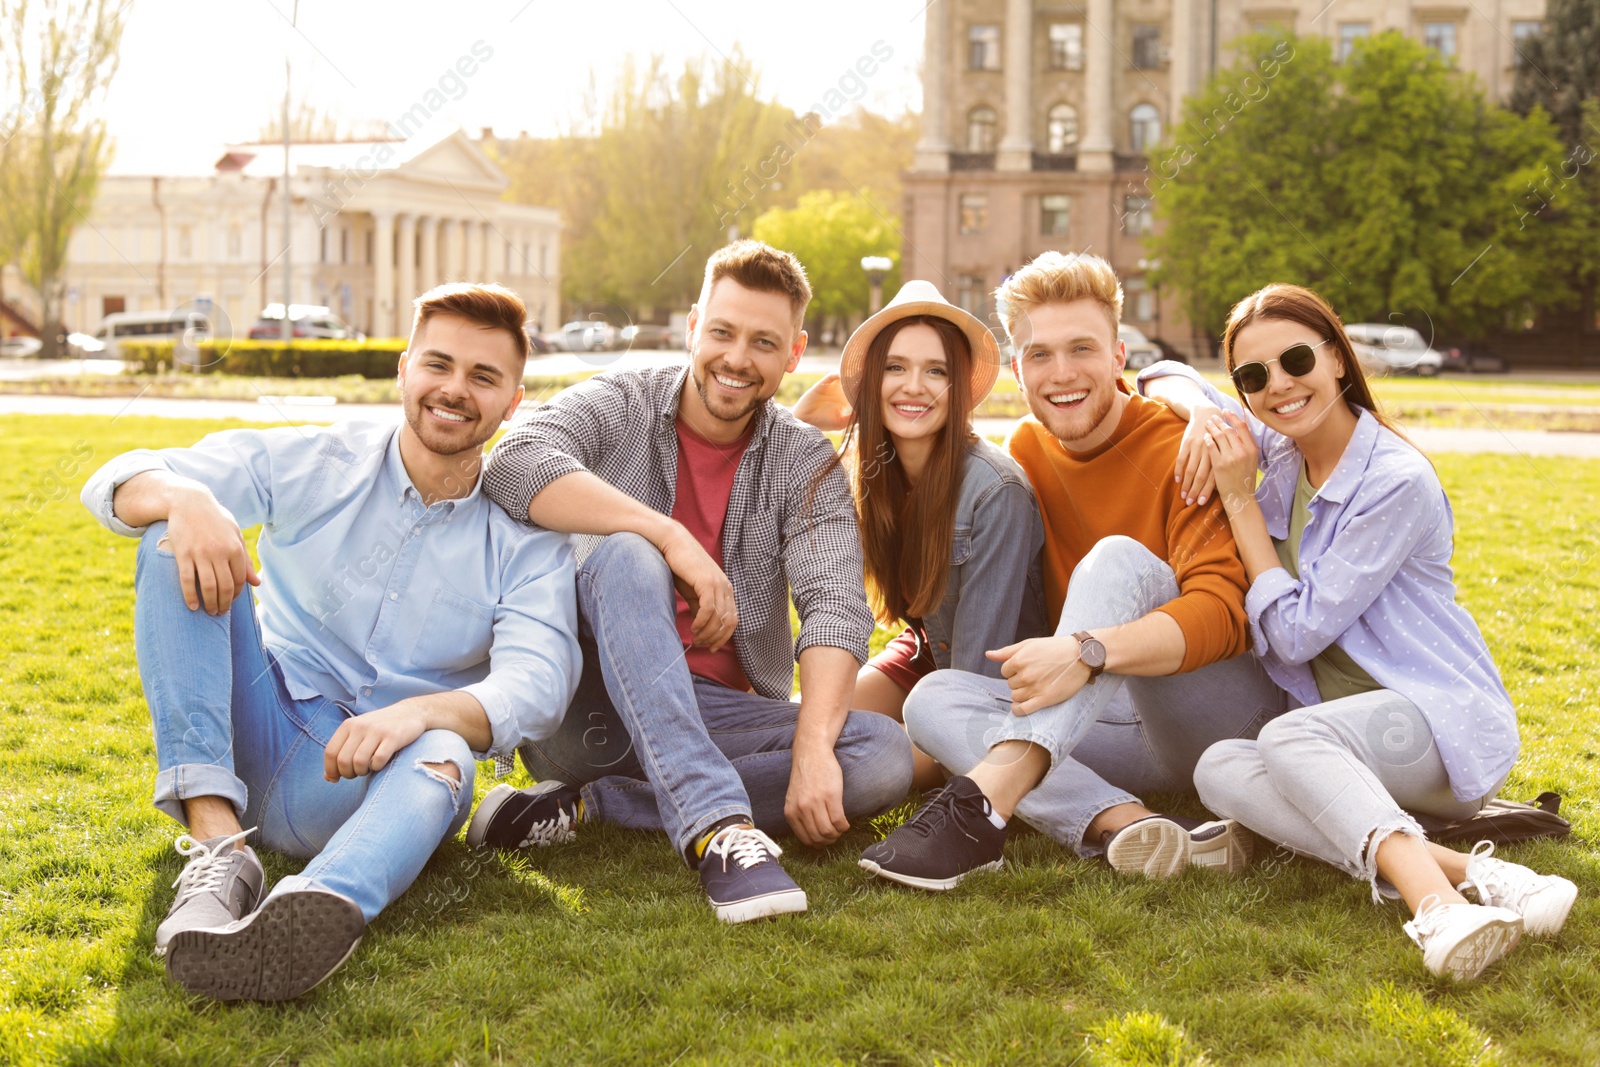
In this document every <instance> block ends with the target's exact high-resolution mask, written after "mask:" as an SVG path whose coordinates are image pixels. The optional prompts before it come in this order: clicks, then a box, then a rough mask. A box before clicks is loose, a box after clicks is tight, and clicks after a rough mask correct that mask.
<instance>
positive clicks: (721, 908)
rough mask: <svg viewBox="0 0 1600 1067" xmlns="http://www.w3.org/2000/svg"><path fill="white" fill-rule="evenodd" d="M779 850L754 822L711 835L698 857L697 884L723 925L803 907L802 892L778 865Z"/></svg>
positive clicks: (780, 851) (787, 913)
mask: <svg viewBox="0 0 1600 1067" xmlns="http://www.w3.org/2000/svg"><path fill="white" fill-rule="evenodd" d="M781 855H783V849H781V848H779V847H778V846H777V845H775V844H773V841H772V838H770V837H768V836H767V835H766V834H764V833H762V832H761V831H760V830H757V829H755V828H754V827H752V826H743V825H741V826H729V827H727V828H726V829H723V830H719V831H717V832H716V833H715V834H713V835H712V837H711V840H710V841H708V842H707V843H706V850H705V855H703V856H702V857H701V859H700V885H701V887H702V888H703V889H704V890H705V891H706V896H708V897H710V898H711V906H712V907H713V908H715V909H717V918H719V919H721V920H722V921H723V922H725V923H742V922H749V921H750V920H751V919H765V918H767V917H769V916H772V915H789V914H792V913H795V912H801V911H805V910H806V893H805V890H803V889H801V888H800V887H799V886H797V885H795V884H794V879H792V878H790V877H789V875H788V874H787V873H786V872H785V871H784V869H783V868H782V867H780V866H779V865H778V857H779V856H781Z"/></svg>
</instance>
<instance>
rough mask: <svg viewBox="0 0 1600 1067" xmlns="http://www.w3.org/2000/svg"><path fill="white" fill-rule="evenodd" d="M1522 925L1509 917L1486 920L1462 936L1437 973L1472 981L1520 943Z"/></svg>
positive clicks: (1459, 979)
mask: <svg viewBox="0 0 1600 1067" xmlns="http://www.w3.org/2000/svg"><path fill="white" fill-rule="evenodd" d="M1521 925H1522V924H1520V923H1516V922H1512V921H1510V920H1507V919H1496V920H1494V921H1493V922H1489V923H1486V924H1485V925H1483V926H1481V927H1479V928H1478V929H1477V930H1474V931H1473V932H1472V933H1471V934H1470V935H1468V936H1467V937H1464V938H1462V939H1461V941H1460V943H1459V944H1457V945H1456V946H1455V947H1454V948H1452V949H1451V950H1450V951H1449V953H1447V954H1446V955H1445V958H1444V960H1443V961H1441V963H1440V965H1439V971H1437V972H1435V973H1437V974H1441V975H1448V976H1449V977H1450V978H1452V979H1454V980H1455V981H1457V982H1470V981H1472V980H1473V979H1474V978H1477V977H1478V976H1479V975H1480V974H1482V973H1483V972H1484V971H1486V970H1488V969H1489V966H1490V965H1491V964H1493V963H1495V962H1497V961H1498V960H1499V959H1500V958H1501V957H1502V956H1504V955H1505V954H1506V953H1508V952H1510V951H1511V950H1512V949H1513V948H1515V947H1516V945H1517V941H1518V939H1519V938H1520V937H1521V935H1522V929H1521Z"/></svg>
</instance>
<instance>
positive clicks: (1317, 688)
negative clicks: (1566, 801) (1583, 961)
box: [1140, 285, 1577, 980]
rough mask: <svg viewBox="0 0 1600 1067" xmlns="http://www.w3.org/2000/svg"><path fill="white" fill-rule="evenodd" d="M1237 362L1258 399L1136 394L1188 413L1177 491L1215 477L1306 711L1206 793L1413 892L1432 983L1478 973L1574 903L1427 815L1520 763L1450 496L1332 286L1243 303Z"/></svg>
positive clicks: (1252, 607)
mask: <svg viewBox="0 0 1600 1067" xmlns="http://www.w3.org/2000/svg"><path fill="white" fill-rule="evenodd" d="M1222 348H1223V353H1224V355H1225V358H1226V359H1227V364H1228V368H1229V371H1230V373H1231V375H1232V378H1233V382H1234V385H1235V387H1236V388H1237V390H1238V392H1239V396H1240V398H1241V399H1242V400H1243V401H1244V406H1243V407H1240V405H1238V404H1236V403H1234V402H1233V401H1232V400H1231V399H1229V398H1224V397H1223V396H1222V394H1221V393H1219V392H1217V391H1216V390H1215V389H1213V388H1212V387H1211V386H1210V385H1208V384H1206V383H1205V381H1204V380H1203V379H1202V378H1200V376H1199V375H1198V374H1195V373H1194V372H1193V371H1192V370H1190V369H1189V368H1187V367H1183V366H1181V365H1178V364H1165V363H1164V364H1157V365H1156V366H1155V367H1151V368H1149V369H1148V370H1146V371H1145V372H1144V373H1143V374H1141V375H1140V384H1141V387H1142V388H1145V389H1146V391H1147V392H1148V393H1149V394H1150V395H1152V396H1156V397H1159V398H1160V399H1163V400H1165V401H1166V402H1167V403H1168V404H1169V406H1171V407H1172V408H1173V409H1174V410H1175V411H1177V412H1178V413H1179V414H1180V415H1183V416H1185V417H1187V418H1189V420H1190V425H1191V429H1192V431H1193V433H1192V434H1191V440H1188V441H1186V442H1185V446H1186V447H1185V452H1184V453H1181V454H1180V458H1179V463H1178V471H1177V472H1176V477H1177V478H1178V479H1179V480H1180V481H1182V480H1184V479H1185V478H1188V479H1190V482H1189V485H1188V487H1187V488H1186V492H1193V493H1194V495H1195V496H1196V498H1197V499H1198V500H1200V501H1203V500H1205V499H1206V498H1207V497H1208V496H1209V495H1210V490H1209V488H1208V486H1207V484H1206V483H1207V481H1208V479H1209V477H1214V479H1215V491H1216V492H1217V493H1219V494H1220V495H1221V498H1222V501H1223V506H1224V508H1225V510H1226V511H1227V515H1228V521H1229V524H1230V525H1231V526H1232V528H1233V535H1234V539H1235V540H1236V542H1237V543H1238V546H1239V555H1240V557H1241V558H1242V560H1243V561H1244V565H1245V570H1246V572H1247V573H1248V574H1249V577H1250V582H1251V586H1250V591H1249V594H1248V596H1247V598H1246V601H1245V607H1246V611H1247V612H1248V613H1249V616H1250V625H1251V636H1252V644H1253V647H1254V651H1255V653H1256V655H1258V656H1259V657H1261V660H1262V664H1263V666H1265V667H1266V669H1267V671H1268V673H1269V674H1271V676H1272V678H1273V680H1274V681H1276V682H1277V683H1278V684H1279V685H1280V686H1282V687H1283V688H1284V689H1285V690H1286V691H1287V692H1288V693H1289V695H1290V696H1291V697H1292V698H1293V700H1294V702H1295V703H1296V704H1298V705H1299V707H1298V709H1297V710H1292V711H1290V712H1288V713H1286V714H1285V715H1283V716H1281V717H1279V718H1278V719H1276V720H1274V721H1272V722H1270V723H1268V724H1267V725H1266V726H1265V727H1263V728H1262V730H1261V734H1260V736H1259V737H1258V738H1257V739H1256V740H1254V741H1243V740H1235V741H1223V742H1220V743H1218V744H1216V745H1213V746H1212V747H1211V748H1209V749H1208V750H1207V751H1206V753H1205V755H1204V756H1202V757H1201V760H1200V764H1199V766H1198V767H1197V768H1196V770H1195V787H1196V789H1197V790H1198V792H1199V794H1200V798H1201V800H1202V801H1203V802H1204V803H1205V805H1206V806H1207V807H1208V808H1210V809H1211V810H1212V811H1214V812H1216V813H1217V814H1218V815H1220V816H1223V817H1225V818H1231V819H1237V820H1238V821H1239V822H1241V823H1243V824H1244V825H1245V826H1247V827H1249V828H1250V829H1251V830H1254V831H1255V832H1256V833H1258V834H1260V835H1261V836H1263V837H1265V838H1268V839H1269V840H1271V841H1274V842H1276V843H1277V844H1280V845H1283V846H1285V847H1287V848H1290V849H1293V850H1294V851H1295V852H1298V853H1301V854H1302V855H1306V856H1313V857H1316V858H1318V859H1322V860H1324V861H1326V862H1328V863H1331V864H1334V865H1336V866H1338V867H1341V868H1343V869H1344V870H1345V871H1347V872H1349V873H1350V874H1351V875H1353V876H1356V877H1359V878H1363V879H1365V880H1367V881H1368V882H1370V883H1371V884H1372V886H1373V894H1374V899H1377V898H1378V896H1379V894H1380V890H1384V891H1388V892H1397V893H1398V895H1399V896H1401V897H1402V898H1403V899H1404V900H1405V902H1406V904H1407V905H1409V906H1410V908H1411V910H1412V912H1413V914H1414V916H1415V918H1413V919H1412V921H1411V922H1409V923H1407V924H1406V926H1405V929H1406V932H1407V933H1408V934H1409V935H1410V936H1411V938H1412V939H1413V940H1414V941H1415V942H1416V943H1417V945H1418V946H1419V947H1420V948H1421V949H1422V953H1423V962H1424V964H1425V965H1426V966H1427V967H1428V969H1429V970H1430V971H1432V972H1433V973H1434V974H1440V975H1444V974H1448V975H1450V976H1451V977H1454V978H1457V979H1463V980H1465V979H1471V978H1475V977H1477V975H1478V974H1479V973H1481V972H1482V971H1483V969H1484V968H1485V967H1487V966H1489V965H1490V964H1491V963H1493V962H1494V961H1495V960H1497V959H1499V958H1500V957H1501V956H1502V955H1504V954H1505V953H1506V952H1507V951H1509V950H1510V949H1511V948H1512V947H1513V946H1514V945H1515V944H1516V942H1517V940H1518V938H1519V937H1520V936H1521V935H1522V933H1523V932H1524V931H1526V932H1527V933H1529V934H1531V935H1554V934H1555V933H1556V931H1558V930H1559V929H1560V928H1561V925H1562V923H1564V922H1565V921H1566V917H1567V913H1568V911H1569V910H1570V909H1571V907H1572V903H1573V900H1574V898H1575V896H1576V894H1577V889H1576V887H1575V886H1573V884H1572V883H1571V882H1569V881H1567V880H1566V879H1564V878H1550V877H1544V876H1541V875H1538V874H1535V873H1534V872H1533V871H1531V870H1529V869H1528V868H1526V867H1522V866H1518V865H1516V864H1513V863H1507V862H1505V861H1502V860H1497V859H1494V858H1492V856H1491V853H1492V851H1493V846H1492V845H1491V844H1489V843H1488V842H1483V843H1480V845H1479V846H1478V847H1477V848H1476V849H1474V850H1473V851H1472V853H1470V854H1466V853H1461V852H1456V851H1453V850H1451V849H1447V848H1444V847H1443V846H1441V845H1437V844H1433V843H1431V842H1429V841H1427V840H1426V838H1425V837H1424V836H1423V832H1422V828H1421V826H1420V825H1419V824H1418V822H1417V820H1416V818H1415V817H1414V816H1415V814H1426V815H1430V816H1433V817H1435V818H1439V819H1444V820H1449V821H1455V820H1460V819H1466V818H1470V817H1471V816H1472V815H1474V814H1476V813H1477V812H1478V811H1479V810H1481V809H1482V807H1483V805H1484V804H1485V803H1487V802H1488V801H1489V800H1490V799H1492V798H1493V797H1494V795H1495V794H1496V792H1498V791H1499V789H1500V787H1501V785H1502V784H1503V783H1504V782H1505V780H1506V776H1507V774H1508V773H1509V772H1510V770H1511V766H1512V764H1513V763H1514V762H1515V761H1516V758H1517V748H1518V740H1517V722H1516V712H1515V709H1514V708H1513V707H1512V705H1511V698H1510V696H1509V695H1508V694H1507V693H1506V689H1505V686H1504V685H1503V684H1502V683H1501V681H1500V675H1499V673H1498V672H1497V671H1496V670H1495V666H1494V660H1493V659H1492V658H1491V657H1490V655H1489V650H1488V648H1487V646H1486V645H1485V644H1484V640H1483V636H1482V634H1481V633H1480V632H1479V630H1478V627H1477V624H1476V623H1475V622H1473V619H1472V616H1471V615H1469V614H1468V613H1467V612H1466V610H1465V609H1463V608H1462V607H1461V606H1460V605H1459V604H1457V603H1456V595H1455V592H1456V591H1455V584H1454V581H1453V579H1452V574H1451V570H1450V556H1451V553H1452V550H1453V525H1452V523H1453V520H1452V515H1451V511H1450V504H1449V501H1448V500H1447V499H1446V498H1445V493H1444V489H1443V487H1442V486H1441V485H1440V483H1439V478H1438V475H1437V474H1436V473H1435V472H1434V469H1433V467H1432V465H1431V464H1430V463H1429V462H1428V460H1427V458H1426V457H1424V456H1423V455H1422V453H1421V452H1419V451H1418V450H1417V449H1416V448H1415V447H1413V446H1412V445H1411V444H1410V442H1408V441H1407V440H1406V439H1405V438H1404V437H1403V436H1402V435H1401V434H1400V433H1399V432H1398V431H1397V430H1396V429H1395V427H1394V426H1393V424H1392V423H1390V422H1389V420H1388V419H1387V418H1385V417H1384V416H1383V415H1382V414H1381V413H1380V412H1379V410H1378V406H1377V403H1376V401H1375V400H1374V399H1373V396H1372V392H1371V390H1370V389H1369V388H1368V385H1367V381H1366V378H1365V376H1364V375H1363V374H1362V370H1361V365H1360V364H1359V363H1358V362H1357V360H1356V358H1355V354H1354V352H1353V350H1352V349H1351V346H1350V341H1349V338H1348V337H1346V335H1345V332H1344V326H1343V324H1342V323H1341V322H1340V321H1339V318H1338V316H1337V315H1335V314H1334V312H1333V309H1332V308H1330V307H1329V306H1328V304H1327V303H1326V302H1325V301H1324V300H1323V299H1322V298H1321V297H1319V296H1318V295H1317V294H1315V293H1313V292H1311V291H1310V290H1308V289H1303V288H1300V287H1299V286H1292V285H1270V286H1267V287H1266V288H1265V289H1262V290H1261V291H1259V292H1257V293H1254V294H1252V295H1251V296H1248V297H1246V298H1245V299H1244V300H1241V301H1240V302H1239V303H1238V304H1237V305H1236V306H1235V307H1234V309H1233V311H1232V313H1231V315H1230V316H1229V318H1228V324H1227V327H1226V329H1225V331H1224V333H1223V339H1222ZM1258 468H1259V470H1260V471H1261V472H1263V476H1262V479H1261V483H1260V485H1259V487H1258V486H1257V484H1256V476H1257V471H1258ZM1462 890H1470V891H1471V892H1472V893H1473V894H1474V896H1475V898H1476V901H1477V902H1476V903H1469V902H1468V900H1467V898H1466V897H1465V896H1463V895H1462Z"/></svg>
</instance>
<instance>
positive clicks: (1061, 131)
mask: <svg viewBox="0 0 1600 1067" xmlns="http://www.w3.org/2000/svg"><path fill="white" fill-rule="evenodd" d="M1045 134H1046V137H1045V141H1046V143H1047V144H1049V146H1050V151H1052V152H1069V151H1071V150H1072V149H1073V148H1074V147H1076V146H1077V144H1078V109H1077V108H1075V107H1073V106H1072V105H1071V104H1057V105H1056V106H1055V107H1053V108H1051V109H1050V121H1049V124H1048V125H1047V126H1046V127H1045Z"/></svg>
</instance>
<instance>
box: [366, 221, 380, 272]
mask: <svg viewBox="0 0 1600 1067" xmlns="http://www.w3.org/2000/svg"><path fill="white" fill-rule="evenodd" d="M377 235H378V232H377V231H376V230H368V231H367V266H369V267H370V266H372V263H373V251H372V247H373V241H374V239H375V238H376V237H377Z"/></svg>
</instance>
